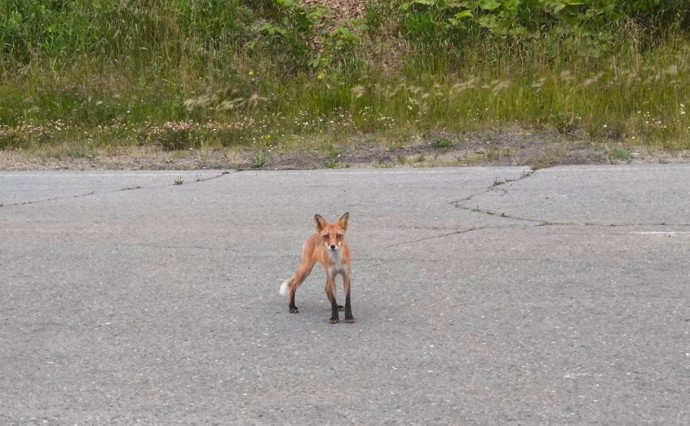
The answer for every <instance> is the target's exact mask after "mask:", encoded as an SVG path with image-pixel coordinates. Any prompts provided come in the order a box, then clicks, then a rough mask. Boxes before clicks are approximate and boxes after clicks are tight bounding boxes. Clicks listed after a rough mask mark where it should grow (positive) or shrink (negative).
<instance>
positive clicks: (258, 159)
mask: <svg viewBox="0 0 690 426" xmlns="http://www.w3.org/2000/svg"><path fill="white" fill-rule="evenodd" d="M265 165H266V155H265V154H264V153H263V152H259V153H257V154H256V155H254V157H253V158H252V167H253V168H255V169H260V168H261V167H263V166H265Z"/></svg>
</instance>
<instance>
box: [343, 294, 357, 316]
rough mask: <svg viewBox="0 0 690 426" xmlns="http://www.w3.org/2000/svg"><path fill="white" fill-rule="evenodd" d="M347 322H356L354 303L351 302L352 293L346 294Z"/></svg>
mask: <svg viewBox="0 0 690 426" xmlns="http://www.w3.org/2000/svg"><path fill="white" fill-rule="evenodd" d="M345 322H348V323H353V322H355V317H353V316H352V305H351V304H350V293H348V294H347V295H346V296H345Z"/></svg>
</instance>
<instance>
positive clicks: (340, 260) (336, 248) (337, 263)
mask: <svg viewBox="0 0 690 426" xmlns="http://www.w3.org/2000/svg"><path fill="white" fill-rule="evenodd" d="M349 217H350V215H349V213H345V214H344V215H343V216H342V217H341V218H340V219H338V221H337V222H335V223H328V222H327V221H326V220H325V219H324V218H323V217H321V216H320V215H318V214H317V215H315V216H314V221H315V222H316V233H315V234H313V235H312V236H310V237H309V238H308V239H307V241H305V243H304V246H303V247H302V256H301V259H300V263H299V266H298V267H297V272H295V275H294V276H293V277H292V278H290V279H289V280H287V281H285V282H284V283H283V285H282V286H281V288H280V292H281V294H283V295H288V296H289V300H290V302H289V309H290V312H292V313H298V312H299V309H298V308H297V306H295V292H296V291H297V288H298V287H299V286H300V285H301V284H302V282H304V280H305V279H306V278H307V277H308V276H309V274H310V273H311V270H312V269H313V268H314V265H315V264H316V263H317V262H318V263H320V264H321V265H323V267H324V269H325V270H326V297H327V298H328V301H329V302H331V319H330V321H331V323H337V322H338V321H339V320H340V319H339V316H338V311H339V310H344V311H345V321H346V322H354V320H355V319H354V317H353V316H352V307H351V305H350V247H349V246H348V245H347V243H346V242H345V233H346V232H347V226H348V219H349ZM337 275H341V276H342V277H343V290H344V292H345V306H344V307H343V306H340V305H338V304H337V303H336V300H335V277H336V276H337Z"/></svg>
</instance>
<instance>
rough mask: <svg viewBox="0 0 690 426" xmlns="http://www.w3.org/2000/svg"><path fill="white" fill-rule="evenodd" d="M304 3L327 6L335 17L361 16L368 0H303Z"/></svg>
mask: <svg viewBox="0 0 690 426" xmlns="http://www.w3.org/2000/svg"><path fill="white" fill-rule="evenodd" d="M301 3H302V4H303V5H308V6H312V5H320V6H325V7H327V8H329V9H330V10H331V12H332V13H333V18H335V19H349V18H361V17H362V16H364V8H365V7H366V4H367V0H301Z"/></svg>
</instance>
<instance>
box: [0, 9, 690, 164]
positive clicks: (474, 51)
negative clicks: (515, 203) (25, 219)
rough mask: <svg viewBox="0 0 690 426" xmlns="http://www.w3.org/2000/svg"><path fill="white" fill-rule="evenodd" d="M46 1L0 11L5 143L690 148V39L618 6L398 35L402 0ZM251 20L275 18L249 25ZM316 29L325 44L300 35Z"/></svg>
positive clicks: (66, 148)
mask: <svg viewBox="0 0 690 426" xmlns="http://www.w3.org/2000/svg"><path fill="white" fill-rule="evenodd" d="M57 3H60V2H52V3H50V2H45V1H41V0H31V1H28V2H25V3H22V2H16V1H9V2H8V3H6V4H4V5H3V6H1V7H5V8H10V9H11V8H12V7H13V6H12V5H14V9H12V10H10V9H8V10H0V12H3V13H4V14H5V15H6V16H9V17H10V18H8V20H7V22H6V23H5V24H0V36H1V37H3V42H4V47H3V49H4V50H3V57H2V59H1V60H0V76H2V78H1V79H0V150H24V151H27V152H36V153H41V154H43V155H56V156H62V157H64V158H74V157H77V158H89V157H90V156H93V155H95V154H96V153H98V152H106V153H107V152H110V151H118V152H119V151H123V150H124V151H126V150H127V149H128V148H141V147H150V148H151V149H155V150H161V151H183V150H188V149H190V148H192V149H202V150H223V149H227V148H233V149H240V150H244V151H247V152H254V153H258V154H255V155H254V158H253V161H252V163H253V166H254V167H263V166H264V164H265V162H266V153H269V152H271V151H272V150H279V149H284V148H289V149H292V150H295V149H297V150H298V149H300V148H304V147H306V146H310V145H313V144H314V142H313V140H328V141H330V142H328V143H327V144H325V145H323V148H322V149H323V150H324V151H325V155H326V157H327V159H326V161H327V163H326V165H327V166H328V167H335V166H336V165H337V159H338V154H339V153H340V152H342V147H341V146H340V145H342V144H343V143H346V142H347V141H348V140H349V139H351V138H361V137H362V136H363V135H364V136H366V137H367V138H370V139H371V138H373V139H376V138H381V139H387V140H397V141H404V140H408V139H409V138H411V137H413V136H417V135H421V134H429V133H434V132H445V133H447V134H448V133H452V132H462V131H482V130H495V129H501V128H510V127H515V126H517V127H521V128H527V129H533V128H537V129H543V128H547V129H555V130H557V131H558V132H559V133H561V134H563V135H575V136H576V137H579V138H583V139H586V140H589V141H591V142H592V143H599V142H601V141H615V142H616V143H617V144H619V145H622V148H620V151H616V150H615V149H614V150H611V151H609V152H608V157H609V160H611V161H628V160H629V157H626V155H625V152H628V153H630V152H632V151H633V150H634V148H635V147H638V146H644V147H650V148H655V149H656V148H658V149H666V150H688V149H690V115H688V114H686V110H687V108H686V106H688V105H690V97H689V94H690V41H689V39H688V36H687V33H685V32H683V29H682V28H681V27H680V26H679V25H676V26H674V25H672V24H669V25H667V26H665V27H663V28H662V29H661V30H659V31H658V32H657V35H656V36H655V38H654V39H651V40H650V39H649V36H646V35H645V31H646V30H647V28H645V26H644V25H643V24H640V23H636V22H633V21H630V20H627V21H621V22H622V23H616V24H615V25H610V28H611V29H610V30H609V33H608V38H606V39H603V41H602V40H599V41H597V42H596V43H594V42H592V40H591V37H589V36H588V35H583V36H581V37H577V36H574V35H572V34H570V33H568V34H569V35H567V36H562V35H559V34H560V33H558V32H557V31H553V32H552V33H545V34H543V35H542V36H540V37H523V38H519V37H516V36H506V37H503V38H500V37H499V38H496V37H492V36H491V35H487V34H485V33H477V34H474V33H472V34H469V35H466V36H465V38H463V40H462V42H461V43H460V42H454V43H452V44H446V45H443V46H439V45H438V43H437V42H438V40H435V39H431V41H429V42H426V43H424V42H421V41H419V40H417V39H410V38H406V37H404V36H401V35H399V33H396V30H395V28H396V22H398V23H399V22H402V20H404V19H406V16H405V15H402V12H400V11H399V10H397V9H396V10H389V9H387V8H385V7H384V8H381V7H379V6H380V3H377V2H371V3H370V4H369V6H368V7H367V9H366V10H367V15H366V16H365V17H364V19H363V20H364V22H365V23H367V25H366V26H361V25H360V26H359V27H358V26H357V25H358V24H357V23H354V24H353V23H352V22H351V21H347V22H344V23H343V22H335V23H334V22H330V23H329V22H327V21H326V18H323V17H319V16H316V17H311V18H309V19H312V20H313V22H314V23H315V24H318V26H317V25H314V26H313V27H310V28H307V27H305V28H306V29H300V27H299V26H298V23H299V20H292V18H291V17H293V15H294V14H299V13H300V12H299V10H300V9H294V10H288V9H280V8H278V6H276V4H277V3H275V2H271V1H261V2H258V3H257V4H260V5H261V6H255V7H254V6H252V7H250V6H243V4H245V3H246V2H238V1H221V0H207V1H204V2H191V3H189V2H182V1H181V0H155V1H153V0H152V1H151V2H146V3H147V4H148V3H150V4H148V6H147V7H145V6H143V5H142V6H137V3H136V2H115V1H105V0H104V1H103V2H97V3H96V4H92V3H91V2H86V1H82V0H75V1H73V2H71V3H70V6H69V7H67V6H65V7H64V8H57V6H55V5H57ZM48 4H49V6H46V5H48ZM17 5H19V6H17ZM32 5H33V7H34V9H31V7H32ZM41 5H43V6H42V7H39V6H41ZM50 5H53V6H55V7H53V6H50ZM294 7H295V8H296V7H297V6H294ZM407 13H412V12H407ZM271 14H273V15H271ZM291 14H292V15H291ZM20 15H21V17H20ZM274 15H275V16H274ZM29 18H31V19H29ZM120 18H121V19H120ZM125 18H126V19H125ZM274 18H275V19H274ZM261 22H270V23H271V24H270V25H273V27H272V28H271V27H265V26H264V27H261V28H263V30H258V29H257V28H259V25H258V24H259V23H261ZM414 22H417V23H418V24H419V25H422V24H424V25H430V24H429V22H428V21H424V20H417V21H414ZM46 25H47V26H48V27H46ZM329 25H330V26H331V27H333V26H335V29H336V30H338V31H335V30H334V31H333V32H332V33H328V30H323V28H329ZM46 28H50V32H48V31H47V30H46ZM314 28H322V31H326V36H321V38H319V37H320V36H319V34H317V33H316V32H315V31H316V30H315V29H314ZM342 28H352V31H351V32H348V31H350V30H348V31H344V30H342ZM405 28H408V27H405ZM409 28H412V27H409ZM415 28H416V29H415ZM425 28H426V30H425ZM434 28H435V29H434ZM413 29H414V30H415V31H432V30H433V31H440V30H438V28H437V27H435V26H429V27H423V26H422V27H414V28H413ZM262 31H263V32H262ZM271 31H273V33H271ZM410 31H412V29H410ZM269 33H270V34H273V35H270V34H269ZM283 33H285V34H286V35H280V34H283ZM126 34H129V35H126ZM276 34H278V35H276ZM434 34H435V33H434ZM314 39H317V40H321V42H322V46H321V47H319V46H316V47H310V45H309V40H314ZM449 40H450V39H449ZM506 40H507V41H509V42H506ZM448 43H450V42H448ZM593 43H594V44H593ZM595 48H596V49H595ZM310 64H311V65H310ZM432 145H433V146H434V147H435V148H438V149H445V148H450V147H452V146H453V143H452V142H451V140H450V139H448V138H438V139H435V140H433V141H432ZM46 153H50V154H46ZM556 154H557V153H556ZM556 154H554V158H555V157H556V156H557V155H556ZM487 156H488V157H490V158H489V159H492V158H494V157H497V156H500V152H498V151H493V150H491V151H490V152H489V151H487ZM398 161H399V162H400V163H404V162H409V161H412V162H415V161H418V160H416V159H414V158H413V159H411V160H409V161H408V160H407V159H405V160H401V159H400V158H399V159H398ZM553 161H556V160H555V159H548V158H545V159H543V163H544V164H550V163H552V162H553Z"/></svg>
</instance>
